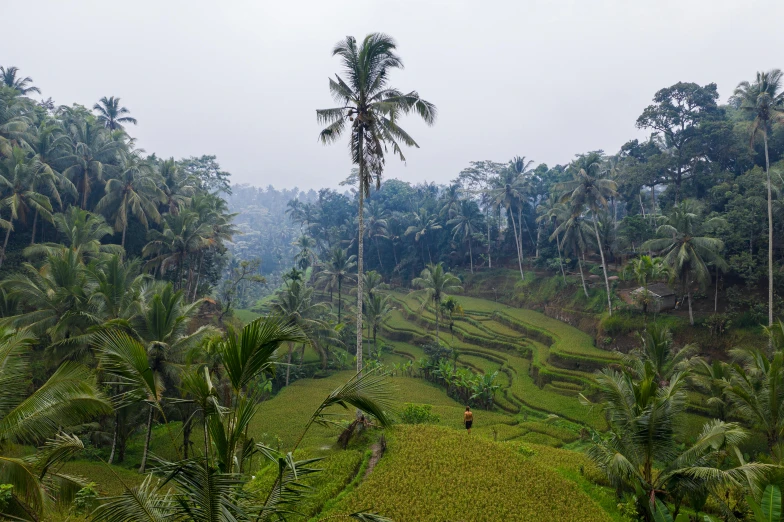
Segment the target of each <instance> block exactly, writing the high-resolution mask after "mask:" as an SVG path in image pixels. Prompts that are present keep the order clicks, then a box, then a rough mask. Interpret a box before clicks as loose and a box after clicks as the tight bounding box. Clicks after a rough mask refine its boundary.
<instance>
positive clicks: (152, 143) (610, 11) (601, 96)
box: [0, 0, 784, 188]
mask: <svg viewBox="0 0 784 522" xmlns="http://www.w3.org/2000/svg"><path fill="white" fill-rule="evenodd" d="M0 12H2V16H3V18H4V19H5V20H6V21H5V22H4V23H3V24H2V27H3V28H2V33H0V41H2V45H1V46H0V65H5V66H9V65H15V66H17V67H19V68H20V69H21V70H22V73H24V75H28V76H32V77H33V79H34V80H35V85H37V86H39V87H40V88H41V90H42V91H43V96H44V97H52V98H53V99H54V101H55V102H56V103H58V104H71V103H74V102H76V103H81V104H84V105H87V106H92V105H93V103H95V101H97V100H98V99H99V98H100V97H102V96H119V97H121V98H122V103H123V105H125V106H127V107H128V108H129V109H130V110H131V112H132V114H133V116H135V117H136V118H138V120H139V125H138V126H137V127H135V128H131V129H129V130H130V133H131V134H132V135H134V136H136V137H137V138H138V144H139V146H140V147H142V148H144V149H145V150H146V151H147V152H148V153H151V152H156V153H157V154H158V155H159V156H164V157H168V156H174V157H177V158H179V157H183V156H191V155H202V154H215V155H217V156H218V160H219V162H220V163H221V165H222V166H223V167H224V168H225V169H226V170H228V171H230V172H231V173H232V175H233V180H234V182H238V183H251V184H254V185H260V186H266V185H267V184H273V185H275V186H276V187H294V186H299V187H300V188H319V187H323V186H330V187H335V186H336V185H337V183H338V182H339V181H340V180H342V179H344V178H345V177H346V175H347V174H348V173H349V171H350V167H351V166H350V163H349V158H348V150H347V145H346V144H345V143H340V144H336V145H333V146H330V147H324V146H323V145H321V144H319V143H318V141H317V135H318V131H319V130H320V129H319V126H318V125H317V123H316V114H315V109H317V108H327V107H331V106H332V99H331V98H330V96H329V93H328V89H327V77H328V76H329V75H330V74H334V73H335V72H338V71H339V69H340V66H339V63H338V60H337V59H336V58H332V57H331V49H332V47H333V45H334V44H335V43H336V42H337V41H338V40H340V39H341V38H343V37H344V36H346V35H353V36H356V37H357V38H361V37H363V36H364V35H365V34H367V33H369V32H377V31H380V32H386V33H388V34H390V35H392V36H393V37H394V38H395V39H396V40H397V42H398V50H399V53H400V55H401V57H402V58H403V61H404V63H405V65H406V68H405V69H404V70H403V71H400V72H396V73H395V74H394V76H393V78H392V80H393V81H392V85H394V86H396V87H398V88H400V89H402V90H410V89H416V90H418V91H419V93H420V94H421V95H422V97H424V98H425V99H427V100H429V101H432V102H433V103H435V104H436V105H437V107H438V109H439V118H438V121H437V122H436V125H435V126H434V127H432V128H428V127H426V126H425V125H424V124H422V123H421V122H418V121H416V120H415V119H414V118H409V119H407V120H406V121H405V122H404V123H403V125H402V126H403V127H404V128H406V129H407V130H408V131H409V133H410V134H412V135H413V136H414V138H415V139H416V140H417V141H418V143H419V145H420V146H421V149H419V150H409V151H407V159H408V162H407V164H405V165H404V164H402V163H400V162H399V161H397V160H392V159H391V158H390V159H389V160H388V163H387V164H388V167H387V170H386V173H385V176H386V177H396V178H399V179H404V180H408V181H420V180H428V181H437V182H440V183H445V182H447V181H448V180H450V179H453V178H454V177H455V176H456V175H457V174H458V173H459V172H460V170H461V169H462V168H463V167H465V166H467V164H468V162H469V161H471V160H482V159H492V160H496V161H506V160H508V159H509V158H511V157H512V156H515V155H524V156H527V157H528V158H529V159H533V160H535V161H536V163H537V164H538V163H541V162H545V163H547V164H549V165H554V164H557V163H566V162H568V161H569V160H570V159H571V158H572V157H573V156H574V154H576V153H579V152H584V151H588V150H595V149H604V150H605V151H608V152H615V151H617V150H618V148H619V147H620V146H621V145H622V144H623V143H624V142H625V141H627V140H628V139H630V138H633V137H636V136H640V135H641V133H640V132H639V131H637V130H636V129H635V127H634V122H635V120H636V118H637V116H639V114H640V112H641V111H642V109H643V108H644V107H645V106H646V105H647V104H648V103H649V102H650V100H651V98H652V97H653V94H654V93H655V92H656V90H658V89H660V88H662V87H665V86H669V85H671V84H673V83H675V82H678V81H693V82H697V83H700V84H706V83H710V82H716V83H717V84H718V86H719V92H720V94H721V97H722V100H726V99H727V97H728V96H729V95H730V94H731V91H732V89H733V88H734V86H735V85H736V84H737V83H738V82H739V81H741V80H744V79H748V80H751V79H753V76H754V73H755V71H757V70H759V69H770V68H773V67H779V68H784V52H782V51H784V33H782V31H781V29H780V21H781V20H782V19H783V18H784V1H781V0H771V1H769V2H767V1H748V0H747V1H722V0H704V1H688V0H678V1H662V0H656V1H646V2H642V1H637V2H631V1H610V0H607V1H601V0H592V1H588V0H582V1H574V2H567V1H560V2H557V1H542V2H534V1H525V0H509V1H503V2H502V1H476V0H473V1H461V0H447V1H441V2H436V1H428V0H419V1H416V0H414V1H410V2H409V1H406V2H403V1H396V0H387V1H383V2H381V1H375V0H364V1H359V2H348V1H338V0H314V1H292V0H289V1H286V0H275V1H274V2H271V1H253V2H239V1H228V0H225V1H220V2H216V1H210V2H202V1H195V0H189V1H181V2H174V1H168V0H156V1H140V0H125V1H122V2H120V1H96V2H86V1H75V0H74V1H68V2H63V1H60V0H58V1H52V2H41V1H35V0H25V1H23V2H18V1H17V2H14V1H11V0H1V1H0Z"/></svg>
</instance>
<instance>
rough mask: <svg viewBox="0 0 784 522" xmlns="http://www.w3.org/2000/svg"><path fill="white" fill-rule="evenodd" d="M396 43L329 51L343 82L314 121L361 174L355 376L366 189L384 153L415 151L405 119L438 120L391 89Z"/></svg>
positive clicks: (412, 95) (428, 106) (414, 98)
mask: <svg viewBox="0 0 784 522" xmlns="http://www.w3.org/2000/svg"><path fill="white" fill-rule="evenodd" d="M395 50H396V44H395V41H394V40H393V39H392V38H391V37H389V36H387V35H385V34H381V33H372V34H369V35H367V36H366V37H365V39H364V40H363V41H362V43H361V44H360V45H359V46H357V41H356V39H355V38H354V37H353V36H347V37H346V39H345V40H342V41H340V42H338V44H337V45H335V47H334V49H333V50H332V55H333V56H339V57H340V59H341V62H342V63H343V66H344V73H345V76H346V79H345V80H344V79H343V78H342V77H340V76H339V75H336V77H335V80H333V79H331V78H330V80H329V90H330V93H331V94H332V97H333V98H334V99H335V101H336V102H337V103H338V104H339V106H338V107H334V108H331V109H322V110H318V111H316V115H317V117H318V121H319V122H320V123H322V124H327V127H326V128H325V129H324V130H322V131H321V134H320V138H321V141H322V142H323V143H325V144H326V143H333V142H335V141H337V140H338V139H339V138H340V136H341V135H342V134H343V133H344V132H345V131H346V129H347V127H348V130H349V133H350V139H349V143H350V147H349V148H350V153H351V161H352V163H353V164H354V165H356V166H357V167H358V168H359V178H358V179H359V181H358V182H359V187H358V197H359V233H358V238H359V245H358V253H357V285H358V286H359V287H360V288H358V291H357V371H362V295H363V292H362V288H361V286H362V272H363V265H362V263H363V257H364V248H363V237H364V201H365V197H367V196H369V194H370V186H371V185H373V184H375V185H376V188H377V189H378V188H380V186H381V175H382V173H383V170H384V155H385V151H386V148H387V147H391V148H392V151H393V153H394V154H396V155H398V156H399V157H400V159H401V160H404V161H405V157H404V156H403V150H402V148H401V144H402V145H407V146H409V147H410V146H414V147H419V145H417V143H416V142H415V141H414V139H413V138H411V136H409V134H408V133H407V132H406V131H404V130H403V129H402V128H401V127H399V126H398V118H399V117H400V116H402V115H403V114H408V113H410V112H412V111H413V112H416V113H417V114H418V115H419V116H420V117H421V118H422V119H423V120H424V121H425V123H427V124H428V125H432V124H433V123H434V122H435V119H436V107H435V105H433V104H432V103H430V102H427V101H425V100H423V99H422V98H420V97H419V94H417V92H416V91H411V92H409V93H407V94H404V93H403V92H402V91H399V90H398V89H395V88H392V87H389V74H390V73H391V72H392V71H393V70H394V69H402V68H403V62H402V60H401V59H400V57H399V56H398V55H397V54H396V53H395Z"/></svg>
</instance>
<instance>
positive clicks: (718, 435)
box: [581, 360, 769, 521]
mask: <svg viewBox="0 0 784 522" xmlns="http://www.w3.org/2000/svg"><path fill="white" fill-rule="evenodd" d="M687 376H688V372H685V371H676V372H675V373H673V374H672V376H671V377H670V380H669V381H661V380H660V378H659V375H658V374H657V372H656V369H655V367H654V365H653V364H652V363H651V361H649V360H645V361H641V362H640V364H638V365H637V366H636V368H626V369H623V370H622V371H617V370H613V369H610V368H608V369H605V370H603V371H602V372H601V373H600V374H599V376H598V378H597V382H598V383H599V386H600V389H601V392H602V405H603V407H604V409H605V415H606V418H607V421H608V424H609V427H610V428H609V431H608V432H607V433H606V434H599V433H596V432H594V434H593V440H592V442H593V444H592V446H591V447H590V448H589V449H588V456H589V457H590V458H591V459H592V460H593V461H594V462H595V463H596V464H597V465H598V466H599V468H600V469H601V470H602V471H603V472H604V473H605V474H606V475H607V477H608V478H609V479H610V482H611V483H612V485H613V486H614V487H615V488H616V490H617V491H618V493H619V494H620V493H622V492H629V493H632V494H634V495H636V496H637V503H638V509H639V511H640V513H641V514H642V515H643V517H644V518H645V520H648V521H652V520H666V519H667V518H666V517H665V518H659V517H658V516H657V515H656V514H655V513H656V512H659V514H662V515H663V514H664V513H667V515H669V511H668V510H667V508H666V506H665V505H664V504H663V502H662V500H661V499H662V498H664V497H666V496H667V495H669V496H671V497H672V498H673V499H674V500H675V501H676V510H675V513H674V515H672V516H671V518H670V520H672V519H675V518H677V515H678V510H679V509H680V503H681V502H682V501H683V500H684V497H685V496H687V494H689V493H690V494H691V496H693V497H694V498H695V499H696V498H699V497H702V499H701V500H702V503H704V497H706V496H707V494H708V493H710V492H713V493H718V492H719V490H720V488H721V487H723V486H724V485H726V484H727V483H730V482H733V483H734V482H735V480H736V479H737V478H742V477H744V476H745V477H753V478H754V479H760V478H762V476H763V473H764V471H766V470H767V469H768V468H769V467H768V466H765V465H763V464H756V463H753V464H741V465H740V466H738V467H736V468H732V469H724V468H721V469H720V468H719V467H718V466H717V463H718V462H721V460H722V455H724V454H725V453H726V452H727V451H728V450H732V449H733V448H735V447H737V445H738V444H739V443H741V442H742V441H743V440H744V439H745V438H746V432H745V431H744V430H743V429H742V428H741V427H740V426H739V425H738V424H736V423H727V422H723V421H720V420H712V421H708V422H707V423H706V424H705V426H704V427H703V429H702V432H701V433H700V435H699V436H698V437H697V440H696V441H695V442H694V443H693V444H692V445H691V447H686V448H683V447H681V446H680V445H679V443H678V441H677V440H676V438H675V434H676V431H677V423H678V422H679V419H680V416H681V415H682V413H683V412H684V411H685V408H686V404H687V400H686V389H685V388H686V380H687ZM581 399H582V400H583V402H586V403H587V402H588V401H587V400H586V399H585V397H582V396H581ZM695 504H699V502H698V501H696V502H695ZM695 507H696V509H697V510H699V509H700V507H701V506H700V505H697V506H695Z"/></svg>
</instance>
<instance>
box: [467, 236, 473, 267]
mask: <svg viewBox="0 0 784 522" xmlns="http://www.w3.org/2000/svg"><path fill="white" fill-rule="evenodd" d="M468 260H469V261H470V263H471V273H472V274H473V273H474V251H473V249H472V248H471V236H468Z"/></svg>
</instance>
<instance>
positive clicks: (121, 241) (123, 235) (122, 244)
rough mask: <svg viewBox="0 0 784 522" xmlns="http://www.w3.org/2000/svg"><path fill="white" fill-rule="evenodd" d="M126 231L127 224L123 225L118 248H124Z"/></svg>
mask: <svg viewBox="0 0 784 522" xmlns="http://www.w3.org/2000/svg"><path fill="white" fill-rule="evenodd" d="M127 229H128V223H126V224H125V225H123V234H122V240H120V246H121V247H123V249H124V248H125V231H126V230H127Z"/></svg>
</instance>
